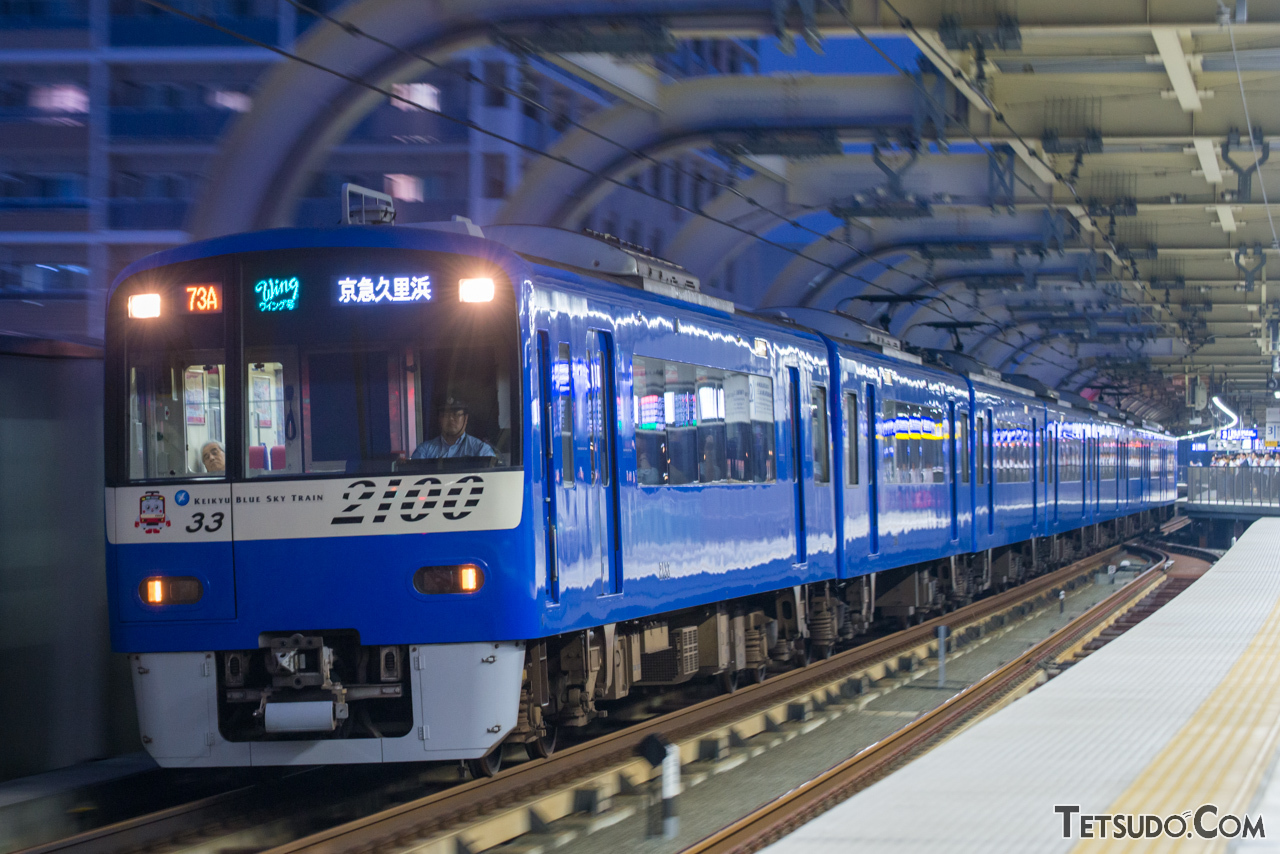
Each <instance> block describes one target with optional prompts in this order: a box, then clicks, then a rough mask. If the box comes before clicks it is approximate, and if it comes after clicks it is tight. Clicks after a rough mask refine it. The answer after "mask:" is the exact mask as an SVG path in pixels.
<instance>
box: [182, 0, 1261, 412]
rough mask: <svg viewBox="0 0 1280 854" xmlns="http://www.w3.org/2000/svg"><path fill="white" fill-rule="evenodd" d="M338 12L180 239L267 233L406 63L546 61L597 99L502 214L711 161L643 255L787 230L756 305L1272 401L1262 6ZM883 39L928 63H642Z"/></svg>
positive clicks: (1005, 363) (781, 2)
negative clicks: (727, 180) (655, 54)
mask: <svg viewBox="0 0 1280 854" xmlns="http://www.w3.org/2000/svg"><path fill="white" fill-rule="evenodd" d="M334 15H335V17H336V18H339V19H341V20H342V21H343V22H345V23H346V24H348V28H347V29H346V30H343V29H340V28H338V27H317V28H315V31H314V32H313V34H312V35H311V36H309V37H308V39H307V40H306V41H304V42H303V43H301V44H300V45H298V47H297V54H298V55H299V56H301V57H302V58H304V59H306V60H308V61H310V62H311V63H313V65H310V66H308V65H304V64H300V63H286V64H282V65H281V66H280V67H278V68H277V69H275V70H274V71H273V72H272V73H271V75H270V77H269V79H268V80H267V81H266V82H265V83H264V84H263V86H262V87H261V89H260V91H259V93H258V95H257V98H256V99H255V105H254V110H253V111H252V112H251V113H249V114H247V115H246V116H245V117H244V118H243V119H242V120H241V121H240V122H239V124H238V125H237V127H235V128H234V129H233V131H232V132H231V134H230V135H229V137H228V140H227V142H226V143H225V144H224V146H223V149H222V150H221V152H220V153H219V156H218V158H217V161H216V164H215V169H214V175H213V176H211V178H212V180H210V181H209V184H208V186H209V187H210V190H209V192H208V193H206V196H205V197H204V198H203V199H202V200H201V201H200V204H199V205H198V208H197V211H196V214H195V216H194V221H193V226H194V227H193V230H194V231H195V232H196V234H197V236H210V235H214V234H220V233H227V232H231V231H236V230H241V229H245V228H254V227H267V226H272V225H282V224H287V221H288V218H289V217H290V216H291V211H292V207H293V202H294V200H296V198H297V196H298V194H299V192H300V189H301V187H302V186H303V185H304V183H305V181H306V179H307V177H308V175H309V174H310V171H311V170H313V169H315V168H317V164H318V163H320V162H321V161H322V159H323V157H324V156H325V154H326V153H327V151H328V149H329V148H330V147H332V146H333V145H334V144H336V142H338V141H340V139H341V138H342V137H343V136H344V135H345V134H346V132H347V131H348V130H349V129H350V128H351V127H352V126H353V125H354V124H355V122H356V121H358V120H359V118H361V117H362V116H363V115H365V114H367V112H368V111H369V110H371V109H372V108H373V107H374V106H375V105H376V104H377V103H379V102H380V101H381V100H382V98H381V96H380V95H379V94H378V92H377V91H376V88H377V87H381V88H386V87H388V86H389V85H390V84H391V83H393V82H398V81H403V80H409V79H413V78H414V77H415V76H417V75H420V74H421V73H422V71H423V70H424V68H425V67H426V65H425V63H423V62H422V61H421V58H429V59H433V60H443V59H445V58H447V57H448V56H449V55H450V54H451V53H454V52H456V51H458V50H461V49H466V48H470V47H475V46H477V45H481V44H486V43H489V42H491V41H493V40H494V39H498V40H499V41H501V42H502V43H504V44H507V45H510V44H523V45H525V46H526V47H527V49H529V50H530V51H534V52H540V53H544V54H549V53H551V52H552V51H551V48H552V47H554V48H555V51H554V53H555V56H554V57H549V58H552V60H553V61H555V62H556V63H557V64H559V65H561V66H563V67H565V68H568V69H570V70H571V71H573V72H574V73H577V74H579V75H581V76H582V77H584V78H586V79H588V80H590V81H591V82H593V83H595V84H597V85H600V86H604V87H606V88H608V89H610V90H611V91H613V92H614V93H615V94H618V95H619V96H620V98H621V100H620V102H619V104H618V106H617V107H615V108H613V109H610V110H607V111H604V112H602V113H598V114H597V115H595V116H593V117H592V118H591V119H590V120H588V122H587V123H586V124H587V127H586V128H581V129H577V130H573V131H570V132H569V133H568V134H566V135H565V136H564V137H563V138H562V139H561V140H560V141H559V142H558V143H557V145H556V147H555V148H554V149H553V151H552V152H551V153H552V154H553V155H555V157H554V158H549V159H542V160H537V161H531V167H530V169H529V171H528V173H527V175H526V179H525V181H524V182H523V184H522V185H521V187H520V188H519V190H518V193H517V195H516V196H515V197H513V198H512V199H511V200H510V201H509V202H508V204H507V206H506V208H505V209H504V211H503V213H502V214H501V215H500V219H501V220H503V221H507V222H542V223H545V224H550V225H566V226H567V225H569V224H570V223H572V222H575V221H577V218H579V217H580V216H581V215H582V214H583V213H584V212H589V211H590V210H591V208H592V206H593V205H595V204H597V203H598V202H599V201H600V200H601V199H603V198H604V197H605V196H607V195H608V194H609V193H611V192H615V191H616V190H617V188H618V187H619V186H625V185H626V183H627V181H628V179H629V178H630V177H631V175H632V174H634V173H636V172H637V171H639V170H642V169H646V168H648V166H649V165H650V162H651V161H650V158H662V157H669V156H671V155H672V154H676V153H680V152H682V151H692V150H697V151H702V152H711V153H714V155H715V156H717V157H720V158H723V159H725V160H726V161H731V162H734V163H736V164H737V168H738V169H739V171H740V173H741V174H742V182H741V183H740V184H738V185H737V186H736V187H735V188H734V190H735V191H734V192H731V193H722V194H720V195H719V196H717V197H716V198H715V199H714V200H712V201H710V202H709V203H707V205H706V208H705V209H704V210H703V211H701V213H704V214H706V216H694V217H691V218H690V219H689V220H688V221H687V224H686V225H685V226H684V228H683V230H682V231H681V233H679V234H678V235H677V236H676V238H675V240H674V241H673V242H672V243H671V244H670V246H669V247H668V249H667V251H666V253H665V254H668V255H670V256H671V257H672V259H673V260H675V261H677V262H680V263H682V264H684V265H685V266H687V267H689V268H690V269H692V270H693V271H694V272H696V273H699V274H700V275H702V276H704V277H706V276H714V275H715V274H716V273H717V271H718V270H719V269H721V268H722V267H723V265H724V264H725V263H727V261H729V260H731V259H732V258H734V257H735V256H736V255H737V254H739V253H742V252H744V251H746V249H747V248H748V247H749V246H750V244H751V242H752V241H753V240H755V239H756V235H760V236H765V237H768V236H769V235H771V234H776V232H777V231H778V230H784V231H785V232H786V234H787V235H788V240H789V241H791V242H792V243H794V242H795V240H796V239H797V238H796V235H797V234H800V235H802V238H803V242H805V243H807V245H805V246H804V247H803V249H802V250H801V251H800V252H799V253H798V254H797V255H796V257H795V258H794V260H793V261H792V262H791V263H789V264H787V265H786V266H785V267H784V268H783V269H782V271H781V272H780V273H779V274H778V276H777V277H776V278H775V279H774V281H772V282H771V283H769V285H768V287H767V288H766V289H765V290H764V291H763V292H762V293H761V294H760V295H759V298H758V302H759V303H760V305H762V306H769V305H772V306H801V305H802V306H808V307H813V308H821V309H827V310H833V311H840V312H842V313H846V314H850V315H852V316H855V317H858V318H859V319H862V320H863V321H865V322H867V323H868V324H870V325H873V326H879V327H884V328H887V329H888V330H889V331H890V332H891V333H892V334H894V335H896V336H898V337H900V338H902V339H903V340H905V341H907V342H908V343H911V344H916V345H920V346H927V347H938V348H943V349H955V348H957V347H959V348H960V349H963V350H964V351H965V352H967V353H970V354H972V355H974V356H975V357H977V358H978V359H980V360H981V361H983V362H985V363H987V364H988V365H991V366H992V367H998V368H1000V369H1002V370H1006V371H1018V372H1022V373H1026V374H1029V375H1032V376H1035V377H1037V378H1039V379H1041V380H1042V381H1044V382H1045V383H1046V384H1048V385H1050V386H1051V387H1061V388H1065V389H1068V390H1077V389H1079V388H1082V387H1085V386H1092V387H1102V388H1104V389H1105V390H1106V391H1107V392H1108V394H1110V395H1111V396H1112V398H1113V399H1114V400H1115V401H1116V402H1118V403H1121V404H1122V405H1124V406H1125V407H1127V408H1129V409H1130V410H1131V411H1133V412H1135V413H1137V414H1139V415H1141V416H1144V417H1149V418H1153V419H1155V420H1161V421H1164V422H1166V423H1167V424H1169V425H1170V426H1176V425H1177V423H1178V422H1180V421H1181V420H1182V419H1183V418H1184V417H1185V415H1187V414H1188V413H1187V412H1186V411H1185V410H1184V408H1183V405H1182V402H1183V398H1184V390H1185V388H1186V387H1187V385H1188V384H1189V383H1191V382H1197V381H1198V382H1202V383H1204V384H1206V385H1207V386H1208V387H1209V388H1210V389H1211V390H1212V391H1213V392H1214V393H1218V392H1224V393H1226V394H1227V396H1229V397H1233V398H1235V399H1236V400H1237V401H1238V402H1240V403H1242V404H1244V405H1249V404H1251V403H1253V402H1254V401H1255V399H1256V402H1257V403H1259V404H1261V403H1262V401H1263V399H1264V398H1266V399H1270V398H1271V396H1272V395H1271V390H1270V388H1269V385H1273V384H1274V380H1273V377H1275V373H1274V372H1273V354H1275V352H1276V351H1277V349H1278V348H1280V325H1278V324H1280V287H1277V286H1276V285H1272V286H1270V288H1269V287H1268V281H1267V279H1268V275H1269V274H1270V275H1271V276H1273V277H1276V276H1280V257H1277V256H1278V254H1280V252H1278V249H1277V230H1276V228H1277V224H1276V223H1275V222H1274V220H1275V219H1276V218H1277V214H1276V213H1273V212H1272V210H1271V209H1270V208H1269V206H1268V204H1267V203H1268V201H1274V200H1280V177H1277V176H1278V174H1280V173H1278V172H1277V169H1276V167H1275V166H1274V165H1273V163H1272V161H1271V160H1270V159H1269V156H1270V145H1271V143H1272V141H1274V140H1275V139H1276V138H1277V136H1280V0H1265V2H1264V0H1247V2H1246V0H1231V2H1230V3H1229V4H1228V5H1226V6H1224V5H1222V4H1220V3H1218V2H1215V0H1070V2H1063V0H1017V2H1014V0H1008V2H1001V0H951V1H950V2H937V0H876V2H871V0H845V2H843V3H830V4H828V3H816V4H815V3H813V2H811V0H776V2H772V0H738V2H732V0H705V2H698V0H681V2H673V0H612V2H603V0H595V2H554V3H551V2H546V3H544V2H537V0H467V2H465V3H464V2H454V0H440V2H436V3H433V4H430V5H429V6H427V7H425V8H424V7H423V5H422V4H420V3H418V2H416V0H352V2H351V3H349V4H347V5H346V6H344V7H341V8H340V9H339V10H338V11H337V12H335V13H334ZM570 21H572V22H573V23H572V24H570V23H569V22H570ZM353 28H354V30H355V31H358V32H359V33H364V34H369V35H373V36H375V37H376V38H375V39H369V38H356V37H355V34H356V33H355V32H353ZM655 34H656V35H655ZM885 36H894V37H898V38H904V37H905V38H909V39H911V40H912V41H913V42H914V43H915V45H916V47H917V48H919V50H920V52H921V56H922V58H923V59H924V60H925V61H924V62H923V63H922V64H921V66H920V67H919V68H917V67H916V66H907V67H903V68H901V69H900V70H894V71H893V72H892V73H890V74H888V75H886V76H881V77H877V76H867V75H858V76H852V75H849V76H846V75H840V74H815V75H788V76H778V77H771V76H757V75H741V76H737V75H732V76H729V75H726V76H719V77H713V78H697V79H692V80H685V81H677V82H670V81H664V80H663V79H661V78H660V77H659V76H658V75H657V74H656V73H654V72H653V70H652V65H651V63H649V62H648V61H647V60H646V59H645V58H644V57H643V56H642V55H638V54H637V53H636V51H637V50H638V49H639V48H638V47H637V45H640V46H643V45H644V44H645V43H646V41H645V40H649V41H650V42H652V41H653V40H654V39H658V40H664V39H665V40H670V39H682V38H717V37H721V38H724V37H733V38H780V40H781V41H782V42H783V43H784V44H786V43H787V42H790V41H792V40H795V39H802V40H805V41H807V42H809V43H810V44H811V45H813V46H814V47H815V48H816V49H818V50H822V49H823V45H824V44H829V43H830V42H831V41H832V40H835V39H859V40H863V39H866V40H875V39H877V38H883V37H885ZM415 57H416V58H415ZM335 70H336V71H340V72H341V73H342V75H345V76H335V75H334V74H333V73H332V72H333V71H335ZM371 87H374V88H371ZM298 92H307V93H308V94H309V97H308V98H305V99H304V98H299V97H298V96H297V93H298ZM566 162H570V163H573V164H575V165H574V166H573V167H570V166H567V165H566ZM1277 165H1280V152H1277ZM1268 266H1270V269H1268ZM1269 290H1270V293H1269Z"/></svg>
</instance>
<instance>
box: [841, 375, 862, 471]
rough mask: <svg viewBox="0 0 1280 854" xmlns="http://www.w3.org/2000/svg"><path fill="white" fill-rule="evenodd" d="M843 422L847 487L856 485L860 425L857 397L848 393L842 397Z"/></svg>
mask: <svg viewBox="0 0 1280 854" xmlns="http://www.w3.org/2000/svg"><path fill="white" fill-rule="evenodd" d="M844 422H845V424H847V425H848V427H847V429H846V430H845V437H846V446H845V459H846V460H848V467H849V486H857V485H858V462H859V460H858V454H859V453H860V451H859V449H858V433H859V430H860V425H859V422H858V395H857V394H854V393H853V392H850V393H849V394H846V395H845V396H844Z"/></svg>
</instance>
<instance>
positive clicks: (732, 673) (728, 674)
mask: <svg viewBox="0 0 1280 854" xmlns="http://www.w3.org/2000/svg"><path fill="white" fill-rule="evenodd" d="M716 685H718V686H719V687H720V693H722V694H732V693H733V692H734V691H737V690H738V671H736V670H725V671H724V672H722V673H720V675H718V676H717V677H716Z"/></svg>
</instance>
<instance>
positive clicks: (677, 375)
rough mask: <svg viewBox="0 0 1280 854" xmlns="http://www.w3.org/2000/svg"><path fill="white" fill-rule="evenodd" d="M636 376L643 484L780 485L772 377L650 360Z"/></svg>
mask: <svg viewBox="0 0 1280 854" xmlns="http://www.w3.org/2000/svg"><path fill="white" fill-rule="evenodd" d="M632 375H633V389H634V395H635V400H634V401H633V411H634V412H635V418H636V425H635V427H636V479H637V481H638V482H639V483H640V484H641V485H647V486H679V485H682V484H696V483H726V482H729V483H771V482H773V481H774V480H776V471H775V459H774V453H775V446H774V423H773V381H772V380H770V379H769V378H768V377H761V376H755V375H752V374H743V373H737V372H735V371H725V370H721V369H719V368H711V367H706V366H703V365H691V364H687V363H685V362H671V361H667V360H665V359H654V358H648V357H645V356H636V357H635V359H634V360H633V362H632Z"/></svg>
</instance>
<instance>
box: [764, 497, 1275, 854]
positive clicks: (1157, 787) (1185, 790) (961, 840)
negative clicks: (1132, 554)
mask: <svg viewBox="0 0 1280 854" xmlns="http://www.w3.org/2000/svg"><path fill="white" fill-rule="evenodd" d="M1175 566H1176V559H1175ZM1278 744H1280V519H1261V520H1259V521H1258V522H1255V523H1254V524H1253V525H1252V526H1251V527H1250V528H1249V529H1248V530H1247V531H1246V532H1245V533H1244V535H1243V536H1242V537H1241V538H1240V540H1239V541H1238V542H1237V543H1236V545H1235V546H1234V547H1233V548H1232V549H1231V550H1230V551H1229V552H1227V554H1226V555H1225V556H1224V557H1223V558H1222V559H1221V560H1219V561H1218V562H1217V563H1216V564H1215V565H1214V566H1213V567H1212V568H1211V569H1210V570H1209V571H1208V572H1206V573H1205V574H1204V575H1203V577H1201V578H1200V580H1198V581H1197V582H1195V583H1194V584H1192V585H1191V586H1190V587H1189V588H1187V589H1186V590H1185V591H1184V592H1183V593H1181V594H1180V595H1179V596H1177V597H1176V598H1174V599H1173V600H1172V601H1171V602H1169V603H1168V604H1167V605H1165V606H1164V607H1163V608H1161V609H1160V610H1158V611H1156V612H1155V613H1154V614H1152V615H1151V616H1150V617H1148V618H1147V619H1145V620H1144V621H1143V622H1141V623H1139V624H1138V625H1136V626H1135V627H1134V628H1132V629H1131V630H1130V631H1128V632H1126V633H1125V634H1123V635H1121V636H1119V637H1118V638H1116V639H1115V640H1114V641H1112V642H1111V643H1109V644H1107V645H1106V646H1105V647H1103V648H1102V649H1101V650H1099V651H1098V652H1095V653H1094V654H1092V655H1090V656H1088V657H1087V658H1086V659H1084V660H1083V661H1081V662H1080V663H1078V664H1076V665H1075V666H1073V667H1071V668H1069V669H1068V670H1066V671H1065V672H1064V673H1062V675H1060V676H1058V677H1056V678H1054V679H1052V680H1050V681H1049V682H1048V683H1046V684H1045V685H1043V686H1042V687H1040V688H1038V689H1037V690H1035V691H1033V692H1032V693H1031V694H1029V695H1027V696H1026V697H1023V698H1022V699H1020V700H1018V701H1016V702H1014V703H1012V704H1011V705H1009V706H1007V707H1006V708H1004V709H1002V710H1000V711H999V712H997V713H995V714H993V715H991V716H989V717H987V718H985V719H984V720H981V721H979V722H978V723H976V724H974V725H973V726H971V727H970V728H968V729H966V730H964V731H963V732H961V733H960V734H959V735H957V736H955V737H954V738H952V739H950V740H949V741H947V742H946V743H944V744H942V745H940V746H939V747H938V748H936V749H935V750H933V751H931V752H929V753H927V754H926V755H924V756H923V757H921V758H920V759H918V760H916V761H914V762H912V763H910V764H909V765H907V766H905V767H904V768H902V769H900V770H899V771H897V772H895V773H894V774H892V775H890V776H889V777H887V778H885V779H884V780H881V781H880V782H878V783H876V784H875V785H873V786H871V787H870V788H868V789H866V790H865V791H863V792H860V793H859V794H857V795H855V796H854V797H852V798H850V799H849V800H847V801H844V802H843V803H841V804H839V805H838V806H836V807H835V808H833V809H832V810H830V811H828V812H826V813H824V814H822V815H821V816H819V817H818V818H816V819H815V820H814V821H812V822H810V823H809V824H807V825H805V826H804V827H802V828H800V829H799V830H797V831H795V832H793V833H791V834H790V835H788V836H786V837H784V838H782V839H781V840H779V841H778V842H776V843H774V844H773V845H771V846H770V847H769V848H767V849H765V850H766V851H768V852H770V854H792V852H794V854H801V852H803V854H845V852H850V854H852V852H855V851H856V852H858V854H866V852H893V854H905V852H935V851H949V852H969V851H972V852H979V851H981V852H991V851H1010V852H1013V851H1016V852H1085V851H1088V852H1092V851H1106V852H1120V851H1130V850H1133V851H1138V850H1141V851H1143V852H1147V851H1233V852H1236V851H1238V852H1241V854H1245V853H1246V852H1247V854H1255V852H1261V851H1275V850H1280V772H1277V771H1276V765H1277V745H1278ZM1213 810H1216V812H1214V811H1213ZM1147 816H1152V817H1155V818H1153V819H1148V818H1146V817H1147ZM1174 816H1177V817H1178V818H1173V819H1172V820H1171V821H1170V820H1169V819H1171V817H1174ZM1228 816H1234V817H1235V819H1236V820H1237V822H1238V823H1233V821H1232V820H1231V819H1228V818H1227V817H1228ZM1259 816H1261V827H1260V828H1259V831H1260V832H1259V831H1254V832H1253V833H1252V834H1251V835H1250V838H1245V835H1246V832H1245V829H1244V825H1245V823H1249V824H1250V826H1254V825H1257V824H1258V823H1259ZM1098 817H1100V818H1098ZM1197 817H1199V825H1198V826H1197V825H1196V819H1197ZM1118 823H1124V828H1125V829H1124V830H1122V831H1120V833H1123V834H1124V836H1123V838H1116V836H1117V826H1118ZM1157 823H1158V825H1159V827H1158V828H1156V826H1155V824H1157ZM1219 824H1221V830H1219V829H1218V826H1219ZM1130 829H1134V830H1137V831H1138V832H1139V833H1140V834H1141V835H1142V836H1143V838H1140V839H1132V838H1130V837H1129V833H1130ZM1104 831H1105V833H1106V838H1102V833H1103V832H1104ZM1153 831H1154V833H1153ZM1201 831H1203V833H1202V832H1201ZM1233 831H1234V832H1233ZM1148 834H1151V835H1150V837H1149V838H1148ZM1228 834H1230V835H1229V836H1228ZM1262 834H1265V835H1262Z"/></svg>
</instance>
